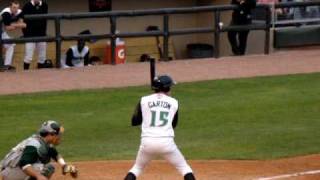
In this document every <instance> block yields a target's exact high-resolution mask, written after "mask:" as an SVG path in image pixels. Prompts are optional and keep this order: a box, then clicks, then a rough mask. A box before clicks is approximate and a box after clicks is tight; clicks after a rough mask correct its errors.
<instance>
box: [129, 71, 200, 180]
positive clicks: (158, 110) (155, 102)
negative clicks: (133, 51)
mask: <svg viewBox="0 0 320 180" xmlns="http://www.w3.org/2000/svg"><path fill="white" fill-rule="evenodd" d="M174 84H175V82H174V81H173V80H172V78H171V77H170V76H168V75H162V76H157V77H155V79H154V81H153V84H152V87H153V90H154V91H155V93H154V94H151V95H148V96H144V97H142V98H141V100H140V102H139V103H138V105H137V107H136V110H135V112H134V114H133V116H132V126H138V125H141V131H142V132H141V144H140V149H139V152H138V155H137V158H136V162H135V164H134V165H133V167H132V168H131V169H130V170H129V172H128V174H127V175H126V177H125V180H135V179H136V178H137V177H138V176H139V175H140V174H141V173H142V171H143V169H144V168H145V167H146V165H147V164H148V163H149V162H150V161H151V160H152V159H153V158H154V157H155V156H158V155H160V156H162V157H163V158H164V159H166V160H167V161H169V162H170V163H171V164H172V165H173V166H175V167H176V169H177V170H178V171H179V172H180V174H181V175H182V176H183V177H184V179H185V180H195V177H194V174H193V171H192V169H191V167H190V166H189V165H188V163H187V162H186V160H185V158H184V156H183V155H182V154H181V152H180V150H179V149H178V147H177V146H176V144H175V142H174V128H175V127H176V126H177V123H178V107H179V105H178V101H177V100H176V99H175V98H173V97H170V89H171V86H172V85H174Z"/></svg>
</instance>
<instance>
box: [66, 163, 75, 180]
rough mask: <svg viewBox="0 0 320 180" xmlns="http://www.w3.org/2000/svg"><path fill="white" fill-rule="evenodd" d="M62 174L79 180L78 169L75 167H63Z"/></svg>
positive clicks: (67, 165)
mask: <svg viewBox="0 0 320 180" xmlns="http://www.w3.org/2000/svg"><path fill="white" fill-rule="evenodd" d="M62 174H63V175H66V174H70V175H71V177H73V178H77V177H78V169H77V168H76V167H75V166H74V165H71V164H70V165H69V164H66V165H64V166H62Z"/></svg>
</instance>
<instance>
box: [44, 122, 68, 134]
mask: <svg viewBox="0 0 320 180" xmlns="http://www.w3.org/2000/svg"><path fill="white" fill-rule="evenodd" d="M63 130H64V129H63V127H62V126H61V125H60V124H59V123H57V122H56V121H53V120H49V121H46V122H44V123H43V124H42V125H41V127H40V129H39V134H40V135H45V134H60V133H62V132H63Z"/></svg>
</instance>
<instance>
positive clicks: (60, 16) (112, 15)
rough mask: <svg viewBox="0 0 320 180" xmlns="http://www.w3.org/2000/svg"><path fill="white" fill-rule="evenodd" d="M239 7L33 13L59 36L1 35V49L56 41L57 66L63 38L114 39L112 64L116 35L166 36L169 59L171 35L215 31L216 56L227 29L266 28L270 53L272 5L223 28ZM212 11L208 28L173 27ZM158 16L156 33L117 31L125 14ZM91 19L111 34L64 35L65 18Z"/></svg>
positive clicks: (0, 63) (165, 55)
mask: <svg viewBox="0 0 320 180" xmlns="http://www.w3.org/2000/svg"><path fill="white" fill-rule="evenodd" d="M311 5H320V2H319V1H317V2H303V3H281V4H277V5H276V6H275V8H283V7H300V6H311ZM237 8H238V7H237V6H235V5H218V6H200V7H188V8H165V9H148V10H130V11H110V12H95V13H56V14H46V15H29V16H26V17H25V18H27V19H47V20H53V21H54V27H55V36H53V37H52V36H47V37H34V38H17V39H2V38H0V48H1V49H2V47H3V44H5V43H7V44H10V43H26V42H44V41H45V42H55V44H56V67H60V59H61V44H62V42H63V41H71V40H79V39H84V40H89V39H96V40H99V39H110V42H111V58H112V64H115V48H116V38H118V37H120V38H130V37H150V36H162V37H163V60H168V58H169V38H170V36H177V35H186V34H194V33H214V43H213V44H214V47H215V53H214V55H215V57H216V58H218V57H219V56H220V35H221V33H223V32H228V31H231V30H264V31H265V43H264V53H265V54H268V53H269V47H270V27H271V11H270V9H271V7H270V6H269V5H257V8H261V9H264V10H265V11H266V17H265V21H263V22H260V23H253V24H251V25H245V26H226V27H220V26H219V22H220V18H221V12H223V11H230V10H235V9H237ZM202 12H212V13H213V15H214V16H213V17H214V25H213V27H205V28H197V27H196V28H185V29H178V30H171V29H170V26H169V19H170V15H174V14H191V13H202ZM151 15H153V16H154V15H158V16H163V29H162V30H159V31H152V32H135V33H128V32H127V33H119V34H118V33H116V29H117V20H118V19H119V18H121V17H137V16H151ZM90 18H106V19H107V20H108V21H109V23H110V33H108V34H100V35H75V36H63V35H62V34H61V21H62V20H72V19H90ZM2 26H3V23H2V22H0V34H2V30H3V27H2ZM2 57H3V54H2V51H0V67H3V65H4V62H3V58H2Z"/></svg>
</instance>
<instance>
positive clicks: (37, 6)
mask: <svg viewBox="0 0 320 180" xmlns="http://www.w3.org/2000/svg"><path fill="white" fill-rule="evenodd" d="M23 13H24V14H25V15H27V14H47V13H48V5H47V3H46V2H44V1H42V0H30V1H29V2H27V3H26V4H25V5H24V7H23ZM25 22H26V24H27V27H26V28H25V29H23V36H24V37H41V36H46V35H47V20H46V19H36V20H25ZM35 49H36V50H37V52H38V68H44V62H45V60H46V51H47V43H46V42H37V43H33V42H29V43H26V46H25V57H24V69H25V70H27V69H29V66H30V63H31V61H32V58H33V53H34V50H35Z"/></svg>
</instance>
